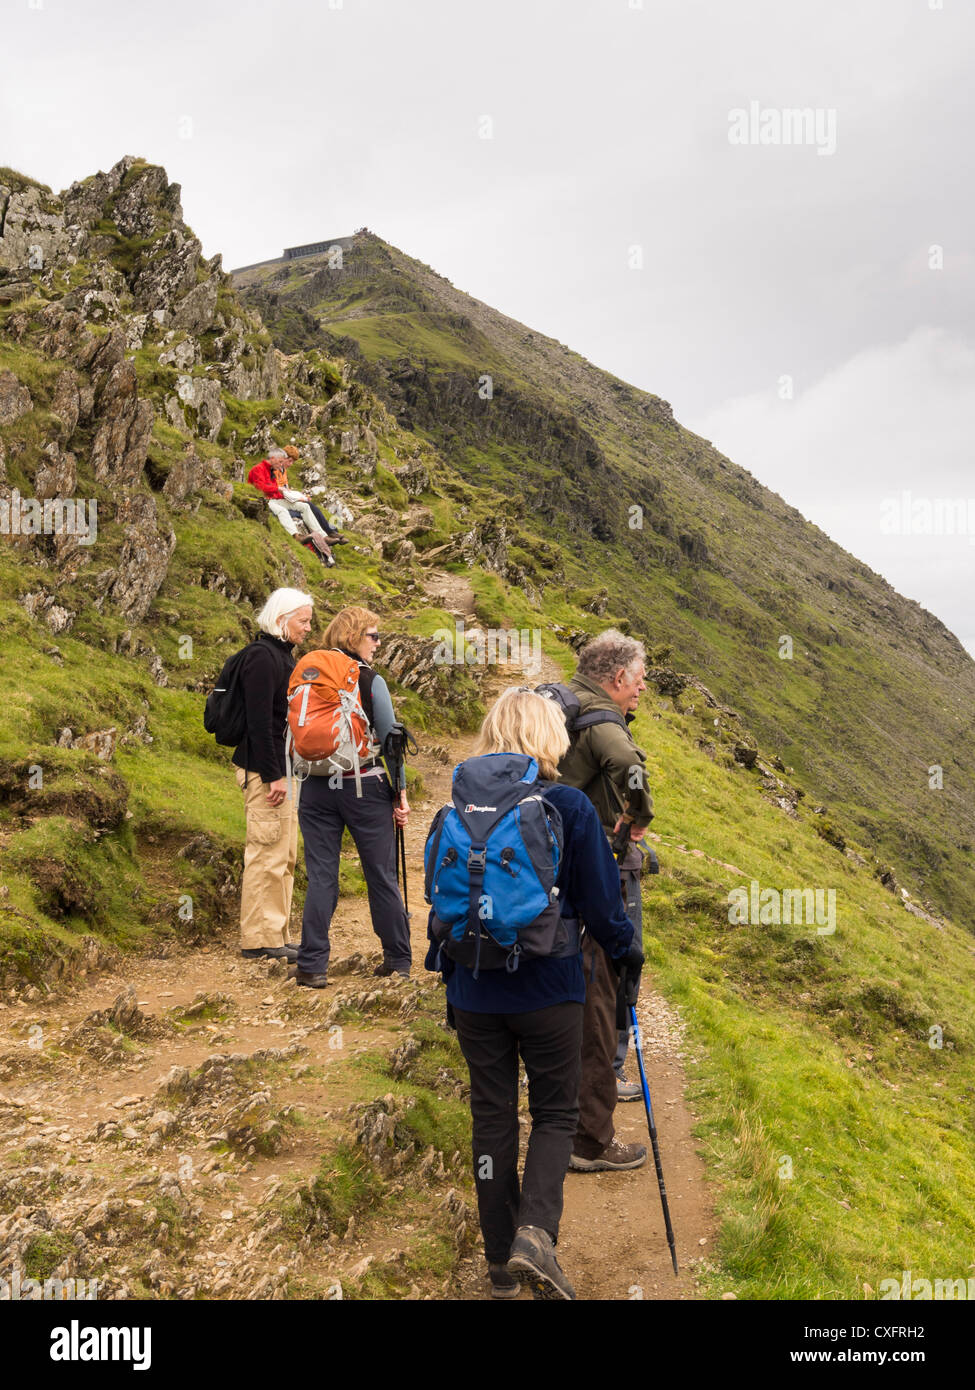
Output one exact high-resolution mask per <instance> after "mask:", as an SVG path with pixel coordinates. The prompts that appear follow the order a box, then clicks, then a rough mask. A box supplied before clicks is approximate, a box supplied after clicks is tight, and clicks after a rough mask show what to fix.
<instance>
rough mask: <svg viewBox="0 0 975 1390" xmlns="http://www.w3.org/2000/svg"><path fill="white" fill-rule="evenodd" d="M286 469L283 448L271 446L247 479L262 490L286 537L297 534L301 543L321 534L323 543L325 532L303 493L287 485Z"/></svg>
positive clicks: (286, 464)
mask: <svg viewBox="0 0 975 1390" xmlns="http://www.w3.org/2000/svg"><path fill="white" fill-rule="evenodd" d="M287 468H288V455H287V454H286V453H285V452H284V450H283V449H272V450H271V452H270V453H269V454H268V456H267V458H266V459H262V460H261V462H260V463H256V464H255V465H254V467H253V468H252V469H251V470H250V472H249V473H248V475H247V481H248V482H249V483H250V484H251V486H252V487H256V488H257V489H258V490H259V491H260V492H263V493H264V496H265V497H266V498H267V505H268V506H269V507H270V509H271V511H272V512H273V513H274V515H275V516H276V517H277V519H278V521H280V523H281V525H282V526H283V527H284V529H285V530H286V531H287V533H288V535H289V536H295V537H297V539H298V540H300V541H301V543H302V544H303V545H306V544H308V543H309V542H311V538H312V536H321V538H322V540H324V541H326V542H327V541H328V540H329V536H328V532H327V531H326V530H325V527H324V526H322V524H321V522H320V521H319V520H318V518H317V517H316V516H315V513H314V511H313V510H312V507H311V503H310V502H309V500H308V498H307V497H306V495H305V494H304V493H303V492H297V491H295V490H294V489H293V488H290V487H289V486H288V473H287ZM292 513H296V514H297V516H298V517H299V519H300V520H301V521H302V522H303V523H304V532H303V533H302V532H300V531H299V528H298V525H297V523H296V521H295V518H294V516H293V515H292ZM323 520H324V518H323Z"/></svg>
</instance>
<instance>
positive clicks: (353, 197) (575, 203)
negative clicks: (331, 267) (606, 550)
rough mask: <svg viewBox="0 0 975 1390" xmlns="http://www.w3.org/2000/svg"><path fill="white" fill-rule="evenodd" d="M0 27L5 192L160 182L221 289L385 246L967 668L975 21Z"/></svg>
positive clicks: (914, 14)
mask: <svg viewBox="0 0 975 1390" xmlns="http://www.w3.org/2000/svg"><path fill="white" fill-rule="evenodd" d="M0 21H2V22H0V32H2V34H3V39H2V41H0V43H2V51H3V57H4V63H3V69H4V77H3V83H2V87H0V163H5V164H10V165H13V166H14V167H15V168H19V169H21V170H22V171H23V172H25V173H28V174H30V175H32V176H34V177H36V178H39V179H41V180H42V181H43V182H45V183H48V184H50V185H51V187H52V188H54V189H55V190H61V189H63V188H65V187H66V186H67V185H68V184H70V183H71V182H72V181H73V180H75V179H78V178H82V177H84V176H85V175H86V174H89V173H93V172H95V171H96V170H98V169H108V168H109V167H110V166H111V165H112V164H114V163H115V162H116V161H117V160H118V159H119V158H121V156H122V155H124V154H137V155H143V156H145V157H146V158H147V159H150V160H152V161H154V162H157V163H160V164H163V165H164V166H165V168H166V169H167V171H168V173H169V177H170V179H172V180H174V181H176V182H178V183H180V184H181V185H182V190H183V209H184V213H185V215H186V219H187V221H188V222H189V223H190V225H191V226H192V227H193V228H194V230H195V231H196V233H197V235H198V236H199V237H200V238H201V240H202V241H203V245H204V250H205V252H206V254H207V255H212V254H213V253H214V252H216V251H220V252H222V253H223V258H224V266H225V267H226V268H227V269H232V268H233V267H235V266H238V265H243V264H245V263H247V262H251V261H258V260H264V259H268V258H270V257H272V256H276V255H279V254H280V252H281V249H282V247H283V246H285V245H292V244H295V243H299V242H304V241H313V240H320V239H325V238H331V237H335V236H340V235H344V234H347V233H349V232H351V231H352V230H354V229H355V228H357V227H361V226H364V225H365V226H369V227H370V228H371V229H372V230H373V231H374V232H377V233H378V234H379V235H380V236H382V237H384V238H385V239H386V240H388V241H390V242H392V243H393V244H394V245H396V246H399V247H400V248H401V249H402V250H404V251H406V252H407V253H408V254H410V255H413V256H416V257H417V258H418V259H420V260H421V261H424V262H426V263H427V264H428V265H431V266H432V267H433V268H434V269H436V270H438V271H440V272H441V273H442V274H444V275H446V276H447V277H448V278H449V279H450V280H452V281H453V283H454V284H455V285H457V286H458V287H459V288H460V289H463V290H467V291H468V292H469V293H471V294H473V295H475V296H476V297H477V298H478V299H482V300H484V301H486V302H487V303H489V304H492V305H494V306H495V307H496V308H498V309H501V310H502V311H504V312H505V313H508V314H511V315H512V316H513V317H515V318H517V319H520V320H521V321H522V322H524V323H526V324H529V325H531V326H532V327H534V328H536V329H538V330H539V331H541V332H543V333H547V334H550V335H552V336H553V337H555V338H558V339H561V340H562V341H563V342H566V343H568V344H569V345H570V346H571V347H573V348H575V349H576V350H577V351H579V352H582V353H583V354H584V355H585V356H586V357H588V358H590V359H591V360H592V361H593V362H595V363H596V364H597V365H599V366H602V367H605V368H607V369H609V370H611V371H613V372H615V373H617V374H618V375H619V376H621V377H623V378H625V379H626V380H628V381H630V382H632V383H634V384H635V385H637V386H641V387H644V388H645V389H647V390H650V391H654V392H656V393H657V394H658V395H661V396H663V397H665V398H666V399H667V400H669V401H670V402H671V403H672V405H673V407H674V411H675V414H676V415H677V417H678V419H679V420H681V422H682V423H684V424H685V425H687V426H689V427H690V428H692V429H695V430H697V431H698V432H699V433H701V434H703V435H704V436H705V437H706V438H709V439H711V440H712V441H713V442H714V443H715V444H716V445H717V446H718V447H719V448H720V449H721V450H722V451H723V452H724V453H726V454H727V455H728V456H729V457H731V458H733V459H734V460H735V461H736V462H737V463H741V464H743V465H744V466H745V467H747V468H749V469H750V470H751V471H752V472H753V473H754V474H755V475H756V476H757V477H758V478H759V479H761V481H762V482H764V483H766V484H768V485H769V486H770V487H773V488H774V489H775V490H776V491H777V492H780V493H781V494H782V495H783V497H785V498H786V499H787V500H788V501H789V502H790V503H792V504H793V505H794V506H797V507H798V508H799V509H800V510H801V511H802V512H803V513H805V515H807V516H808V517H810V518H811V519H812V520H813V521H815V522H817V523H818V524H819V525H821V526H822V527H823V528H824V529H825V530H826V531H827V532H828V533H829V534H830V535H831V536H832V537H833V538H834V539H835V540H837V541H838V542H839V543H840V544H841V545H843V546H844V547H845V548H846V549H848V550H850V551H852V552H853V553H854V554H856V555H857V556H859V557H860V558H861V559H863V560H865V561H866V562H867V563H868V564H870V565H872V566H873V568H875V569H877V570H879V571H880V572H881V573H882V574H884V575H885V576H886V578H888V579H889V580H890V582H891V583H892V584H894V585H895V587H896V588H898V589H899V590H900V591H901V592H902V593H905V594H907V595H908V596H909V597H911V598H915V599H917V600H919V601H920V602H921V603H923V604H924V605H925V606H926V607H927V608H929V609H931V610H932V611H933V612H934V613H936V614H937V615H938V616H939V617H940V618H941V619H942V620H943V621H944V622H945V623H947V625H948V626H949V627H951V628H952V630H953V631H954V632H956V633H957V635H958V636H959V637H960V638H961V639H962V641H964V642H965V644H966V645H967V646H968V648H969V650H970V651H972V652H973V653H975V607H973V604H972V602H971V597H972V590H973V587H975V586H973V583H972V581H973V576H975V470H973V467H972V439H971V435H972V429H973V416H975V412H973V409H972V407H973V399H975V390H973V380H975V327H973V325H975V314H973V309H975V303H973V301H975V244H973V238H972V202H973V196H975V195H973V191H972V176H971V171H972V144H973V138H972V132H973V128H975V120H973V116H975V112H973V98H972V86H973V84H972V77H971V73H972V57H973V47H975V45H973V38H975V7H973V6H972V5H971V4H970V3H968V0H943V4H942V3H939V0H855V3H851V0H643V2H642V4H641V3H639V0H491V3H487V0H484V2H483V3H474V0H315V3H312V2H311V0H278V3H276V4H275V5H274V6H271V5H268V4H265V3H261V4H257V3H253V2H252V0H192V2H190V0H168V3H167V4H166V5H159V4H155V3H154V4H148V3H145V0H127V2H126V3H121V0H0ZM807 108H808V109H809V110H810V112H811V113H813V114H812V118H811V120H810V123H809V125H808V126H805V125H804V126H803V128H802V129H801V130H799V129H796V130H795V131H793V129H792V127H791V126H790V125H789V124H788V118H783V117H782V114H781V113H782V112H783V111H786V110H793V109H807ZM735 112H742V113H744V114H743V115H741V116H737V115H734V114H733V113H735ZM789 137H793V138H791V139H790V138H789ZM905 493H907V494H909V495H908V497H907V499H906V505H905V501H904V494H905ZM893 498H898V499H900V509H899V515H900V516H902V517H908V518H909V517H910V516H912V515H913V516H914V517H915V521H914V523H913V524H914V526H915V527H917V526H918V525H920V526H922V527H923V526H924V525H925V515H926V510H925V509H926V506H927V507H933V505H934V504H935V503H936V502H937V501H938V500H939V499H965V500H966V501H968V500H969V499H971V500H970V503H969V507H968V513H969V514H968V518H967V522H966V523H965V529H964V530H961V531H960V533H959V530H960V528H959V523H958V521H956V522H955V527H954V531H955V533H954V534H928V535H925V534H911V533H908V534H904V527H903V522H900V523H895V522H894V521H893V520H892V519H891V517H892V515H893V514H892V512H891V509H890V507H889V505H888V507H887V510H886V511H885V509H884V504H885V503H888V504H889V499H893ZM885 518H887V520H886V525H887V528H888V530H887V531H886V532H885V531H884V529H883V527H884V524H885ZM895 524H899V525H900V526H901V532H900V533H897V532H896V531H893V530H892V529H891V528H892V526H893V525H895ZM930 524H931V526H932V528H934V529H935V530H937V528H938V525H939V523H938V518H937V515H935V514H932V516H931V523H930ZM946 529H947V528H946V526H945V525H944V524H942V525H941V530H942V532H944V531H945V530H946Z"/></svg>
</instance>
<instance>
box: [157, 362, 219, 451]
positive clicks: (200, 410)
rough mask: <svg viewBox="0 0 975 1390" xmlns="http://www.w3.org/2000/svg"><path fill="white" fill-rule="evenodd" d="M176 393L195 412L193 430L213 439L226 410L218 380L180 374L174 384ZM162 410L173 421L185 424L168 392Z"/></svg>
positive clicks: (182, 415) (176, 403) (183, 403)
mask: <svg viewBox="0 0 975 1390" xmlns="http://www.w3.org/2000/svg"><path fill="white" fill-rule="evenodd" d="M176 394H177V396H178V397H179V400H180V401H181V402H182V405H183V406H188V407H189V408H190V409H191V410H194V411H195V412H196V427H195V431H194V432H195V433H196V434H198V435H201V436H202V437H203V438H204V439H209V440H211V441H212V440H214V439H216V437H217V435H218V434H219V433H220V426H221V425H222V424H223V418H224V415H225V414H226V410H225V409H224V404H223V394H222V392H221V390H220V384H219V382H216V381H214V380H213V379H212V378H210V377H204V376H185V375H184V376H181V377H180V378H179V381H178V382H177V384H176ZM170 403H172V408H171V405H170ZM166 413H167V415H168V416H169V418H170V419H171V420H172V421H173V423H174V424H176V423H177V420H179V422H180V423H181V425H182V428H183V429H185V428H186V415H185V413H184V411H183V409H182V406H181V405H180V404H179V403H178V402H176V401H175V400H173V397H172V396H170V397H169V398H168V399H167V401H166ZM177 428H180V424H177Z"/></svg>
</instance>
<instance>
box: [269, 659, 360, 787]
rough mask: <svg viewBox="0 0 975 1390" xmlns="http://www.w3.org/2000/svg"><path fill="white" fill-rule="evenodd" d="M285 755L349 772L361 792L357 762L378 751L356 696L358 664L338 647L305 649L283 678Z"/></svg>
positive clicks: (336, 770) (334, 770)
mask: <svg viewBox="0 0 975 1390" xmlns="http://www.w3.org/2000/svg"><path fill="white" fill-rule="evenodd" d="M287 745H288V754H289V764H290V752H291V749H294V751H295V752H296V753H297V755H298V757H299V758H303V759H304V760H305V761H306V762H309V763H320V762H326V763H327V764H328V766H329V769H330V770H331V771H333V772H354V773H355V779H356V795H357V796H361V795H362V783H361V780H360V777H359V767H360V764H361V762H363V761H366V762H368V761H369V759H371V758H373V757H375V755H376V754H377V753H378V752H379V745H378V744H377V743H375V742H374V741H373V739H372V735H371V730H370V728H369V722H368V720H367V719H366V716H365V711H364V710H363V708H362V700H361V698H360V695H359V663H358V662H357V661H356V660H354V658H353V657H351V656H346V655H345V653H344V652H340V651H317V652H309V653H308V654H307V655H306V656H303V657H302V658H301V660H300V661H299V662H298V664H297V665H296V666H295V668H294V670H293V671H292V673H291V679H290V680H289V682H288V738H287Z"/></svg>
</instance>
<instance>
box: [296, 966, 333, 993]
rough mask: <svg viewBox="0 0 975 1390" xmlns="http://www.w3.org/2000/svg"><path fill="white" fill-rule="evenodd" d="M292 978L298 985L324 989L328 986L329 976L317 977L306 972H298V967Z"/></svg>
mask: <svg viewBox="0 0 975 1390" xmlns="http://www.w3.org/2000/svg"><path fill="white" fill-rule="evenodd" d="M291 978H292V979H293V980H294V982H295V984H296V985H307V986H308V988H309V989H324V988H325V986H326V985H327V984H328V976H327V975H316V974H314V973H309V972H308V971H306V970H298V969H297V967H296V968H295V972H294V974H293V975H292V977H291Z"/></svg>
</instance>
